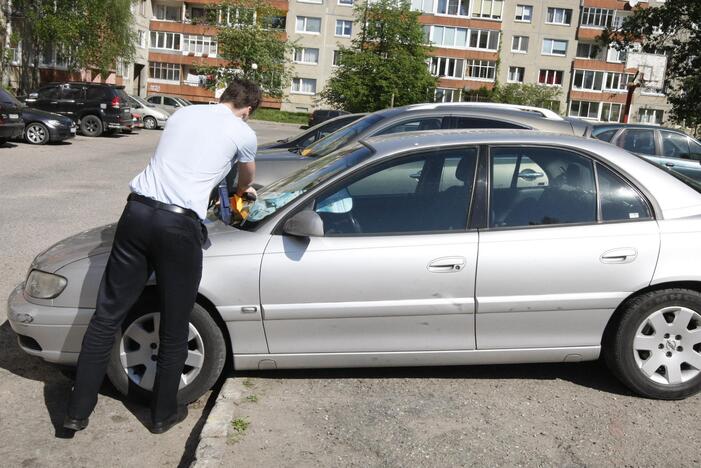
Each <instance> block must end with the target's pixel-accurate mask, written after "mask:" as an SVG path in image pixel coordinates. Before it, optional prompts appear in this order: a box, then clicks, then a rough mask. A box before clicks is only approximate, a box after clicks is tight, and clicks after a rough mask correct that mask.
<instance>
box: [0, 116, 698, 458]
mask: <svg viewBox="0 0 701 468" xmlns="http://www.w3.org/2000/svg"><path fill="white" fill-rule="evenodd" d="M253 126H254V128H255V129H256V130H257V131H258V135H259V141H261V142H262V141H265V140H266V139H267V140H271V139H277V138H282V137H284V136H287V135H291V134H294V133H296V132H297V131H299V130H298V129H297V128H296V127H294V126H290V125H276V124H269V123H258V122H254V123H253ZM159 135H160V132H158V131H150V132H149V131H141V132H139V133H137V134H135V135H124V136H118V137H108V138H99V139H89V138H85V137H77V138H76V139H75V140H73V141H71V142H70V143H67V144H62V145H51V146H45V147H30V146H29V145H26V144H22V143H15V144H9V145H6V146H4V147H2V148H0V253H1V254H2V259H3V263H2V265H3V267H4V268H3V270H2V273H1V274H0V296H1V297H3V298H5V297H7V296H8V295H9V293H10V291H11V290H12V288H14V287H15V285H16V284H18V283H20V282H21V281H22V280H23V279H24V276H25V275H26V273H27V268H28V267H29V264H30V262H31V260H32V259H33V257H34V256H35V255H36V254H37V253H38V252H40V251H41V250H43V249H45V248H46V247H48V246H49V245H51V244H53V243H55V242H57V241H59V240H61V239H62V238H65V237H67V236H70V235H73V234H75V233H77V232H79V231H82V230H84V229H89V228H92V227H94V226H98V225H101V224H106V223H110V222H114V221H115V220H116V219H117V217H118V216H119V214H120V212H121V210H122V208H123V206H124V203H125V198H126V195H127V193H128V188H127V184H128V182H129V180H130V179H131V178H132V177H133V176H134V175H135V174H136V173H138V171H140V170H141V169H142V168H143V167H144V165H145V164H146V162H147V161H148V159H149V157H150V156H151V154H152V152H153V150H154V148H155V146H156V144H157V142H158V137H159ZM3 321H4V317H2V318H0V401H2V403H1V404H0V421H1V422H2V424H0V441H2V442H1V443H0V465H2V466H11V467H14V466H24V467H33V466H91V467H92V466H95V465H101V466H148V467H151V466H189V464H190V462H191V461H192V459H193V456H194V449H195V447H196V444H197V441H198V438H199V432H200V430H201V428H202V426H203V424H204V420H205V418H206V416H207V414H208V413H209V411H210V409H211V407H212V405H213V402H214V397H215V396H216V389H215V392H214V393H212V394H207V395H205V396H204V397H202V398H201V399H200V400H199V401H198V402H196V403H195V404H193V405H191V407H190V416H189V417H188V419H187V420H186V421H185V422H184V423H182V424H180V425H179V426H177V427H176V428H175V429H173V430H172V431H170V432H168V433H166V434H164V435H162V436H154V435H151V434H150V433H149V432H148V430H147V429H146V428H145V426H144V424H143V423H144V422H145V421H146V419H147V417H148V410H147V409H146V408H143V407H141V406H138V405H135V404H132V403H130V402H126V401H124V400H123V399H122V398H121V397H120V396H119V395H118V394H117V393H116V391H115V390H113V389H112V387H111V386H110V385H109V384H105V385H104V386H103V389H102V393H101V396H100V400H99V403H98V405H97V409H96V411H95V413H94V415H93V417H92V418H91V423H90V426H89V428H88V429H87V430H86V431H83V432H81V433H77V434H76V435H75V437H73V438H72V439H65V438H61V437H56V435H57V433H56V429H55V428H56V427H57V426H59V425H60V422H61V419H62V418H63V411H64V408H65V404H66V398H67V396H68V393H69V390H70V385H71V380H70V379H69V378H67V377H65V376H64V375H63V374H62V373H61V372H60V370H59V369H58V368H56V367H55V366H52V365H49V364H46V363H44V362H43V361H41V360H40V359H37V358H33V357H29V356H27V355H25V354H24V353H23V352H22V351H20V350H19V348H18V346H17V344H16V337H15V336H14V334H13V332H12V331H11V329H10V327H9V325H8V324H7V323H6V322H4V323H3ZM235 378H236V379H241V382H242V384H243V387H244V388H245V390H246V393H245V395H243V396H242V399H241V401H240V402H238V404H237V405H235V408H234V410H233V412H232V414H231V422H232V426H231V427H232V430H231V431H230V434H231V436H230V438H229V440H228V444H227V453H226V456H225V458H224V461H223V462H222V465H223V466H234V465H240V466H266V467H267V466H275V467H287V466H289V467H298V466H387V467H395V466H396V467H403V466H485V465H486V466H535V465H545V466H590V465H593V466H661V465H666V466H689V467H691V466H699V465H700V464H701V450H699V448H698V443H699V435H700V434H701V417H699V416H700V415H701V397H699V396H695V397H692V398H689V399H687V400H684V401H680V402H664V401H654V400H647V399H642V398H639V397H636V396H633V395H631V394H630V392H628V390H627V389H626V388H624V387H623V386H622V385H621V384H619V383H618V382H617V381H616V380H615V379H614V377H613V376H611V374H609V372H608V371H607V370H606V368H605V367H604V366H603V365H600V364H599V363H598V362H593V363H581V364H548V365H520V366H515V365H509V366H474V367H454V368H408V369H369V370H363V369H359V370H314V371H277V372H273V371H268V372H247V373H237V374H235ZM58 435H59V436H63V434H62V433H60V432H59V433H58Z"/></svg>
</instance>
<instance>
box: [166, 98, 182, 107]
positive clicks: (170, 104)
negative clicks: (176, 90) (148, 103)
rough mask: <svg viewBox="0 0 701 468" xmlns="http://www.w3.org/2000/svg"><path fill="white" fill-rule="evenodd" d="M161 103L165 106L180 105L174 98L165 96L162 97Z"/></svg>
mask: <svg viewBox="0 0 701 468" xmlns="http://www.w3.org/2000/svg"><path fill="white" fill-rule="evenodd" d="M163 104H164V105H166V106H172V107H180V104H179V103H178V102H177V101H176V100H175V99H171V98H167V97H164V98H163Z"/></svg>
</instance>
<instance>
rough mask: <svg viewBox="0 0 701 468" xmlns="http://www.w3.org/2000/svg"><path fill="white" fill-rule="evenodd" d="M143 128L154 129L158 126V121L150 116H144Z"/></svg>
mask: <svg viewBox="0 0 701 468" xmlns="http://www.w3.org/2000/svg"><path fill="white" fill-rule="evenodd" d="M144 128H145V129H146V130H156V129H157V128H158V122H157V121H156V119H154V118H153V117H151V116H148V117H144Z"/></svg>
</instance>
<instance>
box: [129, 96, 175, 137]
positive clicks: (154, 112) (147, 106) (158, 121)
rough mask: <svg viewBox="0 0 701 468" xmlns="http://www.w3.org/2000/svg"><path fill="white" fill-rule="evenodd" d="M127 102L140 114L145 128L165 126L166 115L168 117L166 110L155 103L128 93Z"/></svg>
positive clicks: (151, 128)
mask: <svg viewBox="0 0 701 468" xmlns="http://www.w3.org/2000/svg"><path fill="white" fill-rule="evenodd" d="M129 102H130V104H131V108H132V109H133V110H134V112H136V113H138V114H141V119H142V121H143V124H144V128H145V129H147V130H156V129H159V128H163V127H165V125H166V122H167V121H168V117H170V114H169V113H168V112H167V111H166V110H164V109H160V108H158V107H156V105H155V104H151V103H150V102H148V101H146V99H144V98H142V97H139V96H131V95H130V96H129Z"/></svg>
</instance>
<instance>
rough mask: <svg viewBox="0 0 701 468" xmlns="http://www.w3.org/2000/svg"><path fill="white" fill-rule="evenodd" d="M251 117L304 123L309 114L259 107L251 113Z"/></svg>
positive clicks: (307, 119)
mask: <svg viewBox="0 0 701 468" xmlns="http://www.w3.org/2000/svg"><path fill="white" fill-rule="evenodd" d="M251 119H255V120H268V121H270V122H281V123H293V124H300V125H301V124H306V123H307V122H308V121H309V115H308V114H304V113H299V112H283V111H279V110H277V109H264V108H262V107H259V108H258V109H256V111H255V112H254V113H253V114H252V115H251Z"/></svg>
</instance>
